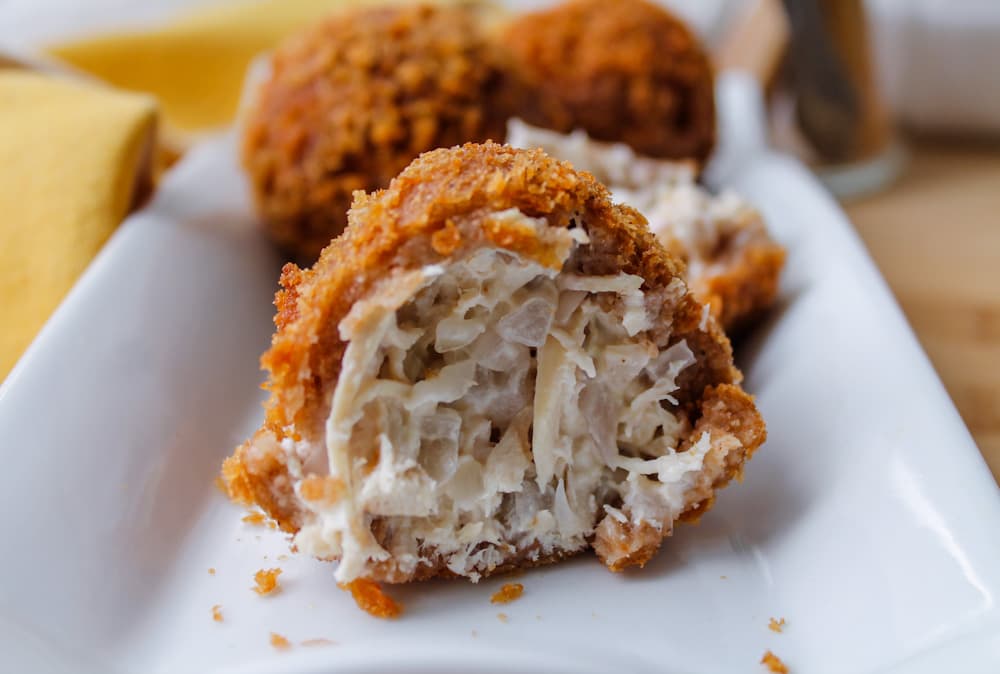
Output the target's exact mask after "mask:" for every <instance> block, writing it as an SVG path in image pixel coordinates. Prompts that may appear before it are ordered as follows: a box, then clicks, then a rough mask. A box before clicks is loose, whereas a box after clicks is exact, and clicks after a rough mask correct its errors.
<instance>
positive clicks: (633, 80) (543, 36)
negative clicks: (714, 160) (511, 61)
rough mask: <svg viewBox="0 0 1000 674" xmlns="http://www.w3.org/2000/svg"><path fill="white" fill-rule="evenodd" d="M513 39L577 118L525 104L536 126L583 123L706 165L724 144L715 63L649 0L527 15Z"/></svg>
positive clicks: (580, 0) (591, 2)
mask: <svg viewBox="0 0 1000 674" xmlns="http://www.w3.org/2000/svg"><path fill="white" fill-rule="evenodd" d="M504 42H505V44H506V45H507V46H508V47H509V48H510V49H511V51H512V52H513V53H514V55H515V58H516V59H517V60H518V63H519V64H520V65H521V66H522V67H523V68H524V69H525V70H527V71H528V72H530V73H531V74H532V76H533V77H535V78H537V79H538V80H539V81H543V82H546V83H547V85H548V88H549V90H550V91H551V92H552V93H554V94H555V95H556V97H557V98H558V100H559V102H560V103H561V104H562V105H563V109H564V110H565V111H567V112H568V115H569V117H568V121H566V122H559V121H558V120H553V119H546V118H545V117H544V116H542V115H539V114H537V113H536V114H535V116H532V114H531V113H532V111H525V113H524V114H522V119H525V121H528V122H529V123H532V124H535V125H537V126H542V127H546V128H551V129H556V130H559V131H570V130H572V129H574V128H582V129H584V130H586V131H587V133H588V134H589V135H590V136H591V137H593V138H597V139H599V140H604V141H618V142H624V143H626V144H628V145H630V146H632V148H634V149H635V150H636V151H637V152H640V153H642V154H645V155H649V156H652V157H664V158H671V159H681V158H693V159H695V160H697V161H698V162H699V163H703V162H704V161H705V159H706V158H707V157H708V155H709V154H710V153H711V151H712V148H713V147H714V145H715V94H714V88H713V87H714V84H713V72H712V65H711V63H710V61H709V58H708V55H707V53H706V51H705V49H704V48H703V47H702V46H701V44H700V43H699V41H698V39H697V38H696V37H695V35H694V34H693V33H692V32H691V31H690V30H689V29H688V27H687V26H686V25H685V24H684V22H683V21H681V20H680V19H678V18H677V17H675V16H673V15H671V14H670V13H669V12H667V11H666V10H664V9H663V8H661V7H659V6H657V5H655V4H653V3H651V2H647V1H645V0H616V2H605V1H604V0H571V1H570V2H565V3H563V4H560V5H558V6H556V7H554V8H551V9H545V10H542V11H539V12H535V13H531V14H525V15H523V16H521V17H520V18H519V19H517V20H515V21H513V22H512V23H511V24H510V25H509V26H508V28H507V29H506V32H505V35H504Z"/></svg>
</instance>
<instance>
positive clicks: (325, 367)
mask: <svg viewBox="0 0 1000 674" xmlns="http://www.w3.org/2000/svg"><path fill="white" fill-rule="evenodd" d="M512 208H516V209H518V210H519V211H521V212H522V213H524V214H526V215H527V216H529V217H534V218H544V219H545V220H546V222H547V224H548V227H550V228H567V227H570V226H571V223H573V222H574V221H575V219H576V218H578V217H580V216H581V214H582V217H583V218H584V220H585V221H586V222H587V223H588V224H587V227H588V231H587V233H588V236H589V241H590V242H589V244H588V247H587V250H588V252H587V255H586V257H585V259H583V261H582V262H581V264H582V267H581V273H584V274H587V275H608V274H615V273H626V274H633V275H637V276H641V277H642V279H643V281H644V286H643V287H644V288H647V289H649V291H650V292H657V291H659V290H662V289H666V288H667V287H668V286H669V287H671V288H680V289H681V291H682V292H681V295H680V296H679V298H678V299H677V300H676V302H673V303H664V309H663V311H664V312H667V313H665V314H664V315H661V316H659V317H657V318H656V319H655V320H654V325H661V326H662V328H660V330H662V332H661V333H658V332H657V329H656V328H654V329H653V330H652V331H651V335H652V337H651V339H653V340H662V341H663V342H664V344H666V342H667V340H669V341H670V342H671V343H673V342H674V341H679V340H681V339H684V340H686V343H687V346H688V348H690V350H691V351H692V353H693V355H694V357H695V365H692V366H691V367H689V368H686V369H685V370H683V371H682V372H681V374H680V376H679V377H678V379H677V384H678V386H679V388H678V390H677V391H676V392H675V393H674V395H675V396H676V399H677V404H678V408H679V410H681V411H682V412H683V413H684V414H686V415H687V416H688V418H689V419H690V423H691V424H692V426H693V428H692V431H691V434H690V437H688V438H687V439H686V440H685V441H684V443H685V444H684V445H683V446H682V447H680V448H679V450H680V451H684V449H686V448H687V447H689V446H690V443H691V442H692V439H693V438H697V437H700V435H701V434H703V433H704V432H705V431H709V432H710V433H711V444H712V447H711V449H710V450H709V451H708V453H707V454H706V456H705V461H704V467H703V470H702V473H701V474H700V475H699V477H698V480H697V481H696V483H695V485H694V487H693V488H692V490H691V500H690V503H689V506H688V507H687V509H686V510H685V512H684V513H683V514H682V515H681V519H682V520H692V519H696V518H697V517H698V516H700V515H701V514H702V513H703V512H704V511H705V510H707V509H708V508H709V507H710V506H711V504H712V502H713V500H714V494H715V491H716V490H717V489H719V488H721V487H723V486H725V485H726V484H727V483H728V482H729V481H730V480H731V479H732V478H734V477H737V478H738V477H740V476H741V474H742V470H743V465H744V463H745V461H746V460H747V459H749V457H750V456H751V455H752V453H753V452H754V451H755V450H756V448H757V447H759V446H760V444H761V443H762V442H763V441H764V438H765V437H766V431H765V427H764V423H763V421H762V420H761V418H760V415H759V413H758V412H757V410H756V408H755V406H754V404H753V400H752V398H751V397H750V396H748V395H747V394H746V393H745V392H743V391H742V389H740V388H739V386H738V383H739V381H740V379H741V374H740V373H739V371H738V370H736V368H735V367H734V366H733V361H732V349H731V347H730V344H729V341H728V339H727V338H726V336H725V335H724V333H723V332H722V330H721V328H720V327H719V326H718V324H717V323H716V322H715V321H714V320H708V321H707V322H706V321H705V320H704V319H703V315H702V313H703V312H702V306H701V304H699V303H698V301H696V300H695V299H694V297H693V296H691V295H690V294H687V293H684V292H683V280H682V274H683V263H682V262H680V261H678V260H677V259H676V258H674V257H673V256H672V255H670V254H669V253H668V252H667V251H666V250H665V249H664V248H663V247H662V246H661V245H660V244H659V243H658V242H657V241H656V240H655V237H654V236H653V235H652V234H651V233H650V232H649V230H648V227H647V225H646V222H645V220H644V219H643V218H642V216H641V215H640V214H639V213H638V212H636V211H635V210H633V209H631V208H629V207H627V206H623V205H616V204H613V203H612V202H611V199H610V198H609V193H608V191H607V190H606V188H604V187H603V186H602V185H600V184H599V183H598V182H597V181H596V180H595V179H594V178H593V176H591V175H590V174H588V173H581V172H577V171H575V170H573V168H572V167H571V166H570V165H569V164H567V163H565V162H560V161H557V160H554V159H552V158H551V157H549V156H547V155H546V154H544V153H543V152H541V151H526V150H515V149H513V148H510V147H506V146H501V145H497V144H495V143H486V144H483V145H476V144H467V145H464V146H461V147H457V148H452V149H447V150H436V151H433V152H429V153H426V154H424V155H422V156H421V157H420V158H419V159H418V160H416V161H414V162H413V163H412V164H411V165H410V166H409V167H408V168H407V169H406V170H405V171H403V172H402V173H401V174H400V175H399V176H398V177H397V178H396V179H395V180H393V181H392V183H391V184H390V186H389V188H388V189H386V190H383V191H379V192H376V193H374V194H370V195H362V194H359V195H357V196H356V198H355V202H354V206H353V207H352V209H351V212H350V215H349V221H350V224H349V226H348V228H347V230H346V231H345V232H344V234H343V235H342V236H340V237H338V238H337V239H336V240H334V241H333V242H332V243H331V244H330V246H328V247H327V248H326V249H325V250H324V252H323V254H322V255H321V257H320V259H319V260H318V261H317V263H316V264H315V265H314V266H313V267H312V268H311V269H305V270H303V269H300V268H298V267H297V266H295V265H293V264H289V265H286V266H285V268H284V270H283V271H282V275H281V285H282V289H281V290H280V291H279V292H278V293H277V296H276V300H275V304H276V306H277V309H278V312H277V315H276V316H275V325H276V327H277V331H276V332H275V335H274V337H273V339H272V345H271V348H270V349H269V350H268V351H267V352H266V353H265V354H264V356H263V357H262V364H263V366H264V367H265V369H267V370H268V372H269V375H270V376H269V382H268V385H267V388H268V389H269V390H270V393H271V395H270V399H269V401H268V402H267V404H266V419H265V423H264V425H263V426H262V427H261V428H260V430H258V431H257V433H256V434H255V435H254V437H253V438H251V439H250V440H249V441H248V442H247V443H245V444H244V445H242V446H240V447H239V448H237V450H236V451H235V453H234V454H233V456H231V457H230V458H229V459H227V460H226V462H225V464H224V466H223V476H224V478H225V480H226V482H227V485H228V487H229V492H230V495H231V496H232V498H234V499H235V500H237V501H239V502H243V503H247V502H250V503H256V504H258V505H259V506H260V507H261V508H262V509H263V510H264V511H265V512H266V513H267V514H268V515H269V516H270V517H272V518H274V519H275V520H276V521H277V522H278V524H279V526H280V527H281V528H282V529H283V530H285V531H289V532H295V531H297V530H298V529H299V528H300V527H301V526H302V524H303V521H304V517H305V510H304V509H303V507H302V504H301V502H300V501H299V498H298V496H297V495H296V494H295V491H294V489H293V480H292V478H291V476H290V475H289V473H288V469H287V465H286V463H285V454H284V452H283V450H282V449H281V443H282V442H283V441H284V440H285V439H287V438H289V437H291V436H292V435H293V434H294V437H295V438H296V439H297V440H303V441H308V442H313V443H320V444H325V440H324V438H325V422H326V419H327V417H328V416H329V412H330V400H331V396H332V393H333V389H334V387H335V386H336V383H337V379H338V376H339V374H340V366H341V360H342V358H343V355H344V351H345V348H346V344H345V343H344V341H342V339H341V337H340V333H339V330H338V325H339V324H340V322H341V321H342V319H343V318H344V317H345V316H346V315H347V313H348V311H349V310H350V309H351V307H352V306H353V305H354V303H355V302H356V301H358V300H360V299H362V298H364V297H366V295H367V294H368V293H369V292H370V291H371V290H372V288H373V287H374V286H375V284H376V283H378V282H380V281H382V280H383V279H387V278H391V277H393V275H394V274H396V273H398V272H402V271H406V270H412V269H418V268H422V267H424V266H425V265H429V264H437V263H444V262H447V260H448V259H449V258H458V257H461V256H463V255H465V254H466V253H467V252H469V251H472V250H476V249H477V248H478V247H482V246H484V245H489V246H498V247H501V248H506V249H508V250H511V251H515V252H517V253H519V254H520V255H522V256H524V257H527V258H531V259H534V260H536V261H538V262H540V263H541V264H551V263H552V262H553V260H554V257H553V256H554V254H553V252H552V249H551V245H549V244H547V243H546V241H545V240H544V238H543V237H540V236H530V235H528V234H526V233H525V231H524V230H523V228H518V227H515V226H513V225H510V226H506V225H504V223H503V222H499V221H497V220H490V219H488V218H487V219H485V220H484V219H483V218H482V217H479V216H478V215H477V214H481V213H489V212H499V211H504V210H507V209H512ZM668 305H669V306H668ZM734 443H735V444H739V448H738V449H735V450H734V449H733V446H734ZM313 490H315V491H313ZM309 491H310V493H315V494H316V495H318V496H320V497H323V495H324V494H327V493H329V494H331V498H335V497H336V492H337V485H335V484H326V483H325V482H324V483H322V484H317V485H315V486H314V487H313V486H310V487H309ZM375 524H377V523H375ZM616 524H618V522H617V520H614V519H613V518H610V517H606V518H604V520H603V521H602V525H601V526H600V527H598V531H597V532H596V537H595V543H594V547H595V550H596V552H597V554H598V556H599V557H601V559H602V560H603V561H604V562H605V564H606V565H607V566H608V567H609V568H611V569H613V570H617V569H620V568H624V567H625V566H628V565H630V564H640V565H641V564H643V563H645V561H647V560H648V559H649V558H650V557H651V556H652V554H653V553H654V552H655V551H656V549H657V547H658V546H659V544H660V540H661V539H662V537H663V536H664V535H669V531H665V532H662V533H661V532H655V533H656V536H655V537H654V536H652V535H649V532H633V531H629V530H627V529H618V528H616V526H615V525H616ZM532 552H533V551H532V550H530V549H521V550H516V551H515V552H514V553H512V554H511V556H510V557H509V558H508V559H507V561H506V562H505V563H503V564H500V565H498V566H497V567H496V568H493V569H491V573H501V572H504V571H509V570H511V569H515V568H521V567H525V566H532V565H537V564H543V563H550V562H554V561H557V560H558V559H561V558H562V557H563V556H565V554H564V553H558V552H557V553H556V554H553V555H551V556H549V557H542V558H539V557H538V555H537V554H535V555H534V556H533V557H532V555H531V553H532ZM450 575H452V574H451V572H450V571H449V570H448V569H447V567H446V566H445V563H444V560H441V561H440V562H439V563H437V564H431V565H430V566H421V567H420V568H419V571H418V572H417V573H415V574H412V575H402V574H400V573H399V572H398V570H397V569H396V567H395V566H394V564H393V562H392V560H389V561H387V562H384V563H381V564H379V565H376V566H375V568H374V570H373V571H372V576H371V579H372V580H382V581H387V582H404V581H410V580H419V579H423V578H430V577H434V576H450ZM373 588H375V589H373ZM348 589H350V590H351V592H352V594H354V596H355V599H356V600H357V601H359V604H360V605H363V607H364V606H366V605H375V606H378V605H379V603H378V601H377V600H373V599H371V597H372V596H381V594H380V592H379V593H378V595H375V594H373V593H375V592H376V590H377V586H375V585H374V584H373V583H370V582H366V583H364V584H361V585H355V584H353V583H352V584H351V585H350V586H349V587H348ZM359 596H360V597H361V599H359ZM373 602H374V604H373Z"/></svg>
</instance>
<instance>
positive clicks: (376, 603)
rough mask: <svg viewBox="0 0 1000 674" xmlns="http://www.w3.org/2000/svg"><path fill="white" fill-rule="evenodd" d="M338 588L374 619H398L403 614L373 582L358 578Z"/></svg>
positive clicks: (397, 605)
mask: <svg viewBox="0 0 1000 674" xmlns="http://www.w3.org/2000/svg"><path fill="white" fill-rule="evenodd" d="M340 587H341V589H344V590H347V591H348V592H350V593H351V596H352V597H354V603H355V604H357V605H358V608H360V609H361V610H362V611H365V612H366V613H368V614H369V615H372V616H375V617H376V618H390V619H391V618H398V617H399V616H400V614H401V613H402V612H403V607H402V605H401V604H399V603H398V602H396V601H395V600H393V598H392V597H390V596H389V595H387V594H386V593H385V592H383V591H382V587H381V586H380V585H379V584H378V583H376V582H375V581H373V580H368V579H367V578H358V579H356V580H352V581H351V582H350V583H343V584H341V586H340Z"/></svg>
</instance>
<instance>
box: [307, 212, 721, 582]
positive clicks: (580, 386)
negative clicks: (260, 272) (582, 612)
mask: <svg viewBox="0 0 1000 674" xmlns="http://www.w3.org/2000/svg"><path fill="white" fill-rule="evenodd" d="M517 215H519V214H517ZM520 218H521V220H522V221H523V222H524V223H525V224H526V225H530V226H532V227H537V228H541V227H545V226H546V225H545V224H544V222H541V221H534V220H532V219H531V218H527V217H524V216H520ZM560 236H565V237H566V241H565V244H566V245H565V246H564V248H565V252H564V256H563V260H562V262H563V263H564V264H563V268H562V269H561V270H560V269H553V268H549V267H546V266H542V265H540V264H537V263H535V262H534V261H532V260H529V259H527V258H523V257H520V256H518V255H516V254H514V253H511V252H509V251H506V250H502V249H496V248H482V249H479V250H478V251H476V252H475V253H473V254H471V255H470V256H469V257H466V258H465V259H462V260H457V261H452V262H451V263H450V264H448V265H447V266H430V267H425V268H424V269H421V270H418V271H414V272H408V273H406V274H403V275H400V276H397V277H396V278H393V279H391V280H390V281H388V282H386V283H385V284H383V286H382V287H380V288H379V289H378V290H377V291H376V292H374V293H373V294H372V295H370V296H369V297H368V298H367V299H366V300H364V301H361V302H358V303H356V304H355V306H354V307H353V309H352V311H351V312H350V314H349V315H348V316H347V317H346V318H345V319H344V320H343V321H342V323H341V324H340V326H339V329H340V331H341V335H342V338H343V339H345V340H346V341H348V347H347V351H346V353H345V356H344V359H343V364H342V371H341V375H340V377H339V380H338V383H337V386H336V390H335V392H334V395H333V400H332V405H331V412H330V417H329V419H328V422H327V448H326V449H327V457H326V458H327V459H328V463H329V474H330V476H331V478H333V479H335V480H336V481H337V484H338V485H342V488H343V493H342V494H339V495H338V497H337V498H334V499H326V500H323V499H319V500H315V499H314V500H309V498H308V496H309V495H308V494H303V493H302V482H301V481H300V482H299V485H298V490H299V494H300V497H302V498H303V501H304V502H305V503H306V505H307V507H308V508H309V509H310V510H311V511H312V518H311V521H309V522H308V523H307V524H306V525H305V526H304V527H303V528H302V530H301V531H300V532H299V534H298V535H297V538H296V544H297V545H298V547H299V548H300V549H301V550H303V551H305V552H309V553H312V554H316V555H319V556H331V557H332V556H336V557H340V559H341V563H340V566H339V567H338V570H337V574H336V575H337V579H338V580H339V581H342V582H343V581H350V580H352V579H354V578H356V577H358V576H363V575H364V573H365V570H366V568H367V567H368V566H369V565H371V564H378V563H380V562H386V561H388V560H390V559H391V560H392V563H393V564H395V565H396V566H397V568H398V569H399V571H400V573H402V574H409V573H413V572H414V571H415V570H416V569H417V568H418V567H419V565H421V564H432V563H438V562H439V561H440V560H442V559H443V560H444V563H445V564H446V565H447V568H448V569H449V570H451V571H452V572H453V573H456V574H458V575H463V576H467V577H469V578H471V579H473V580H477V579H478V578H479V577H480V575H481V574H483V573H486V572H489V571H490V570H492V569H494V568H496V567H497V566H498V565H500V564H501V563H503V562H504V560H506V559H508V558H510V557H511V555H512V554H513V553H515V552H523V553H524V554H525V555H526V556H527V558H528V559H532V558H536V559H537V558H539V557H544V556H548V555H551V554H552V553H553V552H572V551H576V550H579V549H581V548H583V547H586V546H587V545H588V543H589V539H590V537H591V536H592V535H593V533H594V529H595V527H596V525H597V523H598V522H599V521H600V520H601V519H602V518H603V517H605V516H610V517H614V518H616V519H618V520H619V521H622V522H624V521H629V520H631V521H632V522H636V523H638V522H647V523H650V524H652V525H653V526H655V527H656V528H661V527H669V526H670V523H671V522H672V520H673V519H674V518H675V517H676V516H677V515H678V514H679V513H680V512H681V511H682V510H683V507H684V494H685V492H686V490H687V489H688V488H689V487H690V486H691V483H692V481H693V479H694V476H695V475H696V474H697V472H698V471H699V470H700V469H701V467H702V461H703V459H704V456H705V453H706V452H707V451H708V448H709V442H708V440H709V438H708V435H707V434H705V435H704V436H703V437H702V438H700V439H699V441H698V442H696V443H694V445H693V446H692V447H691V448H690V449H688V450H687V451H685V452H682V453H678V452H677V451H676V450H677V447H678V445H679V439H680V438H681V437H682V436H684V435H685V434H686V433H687V432H689V430H690V429H689V427H688V424H687V421H686V420H685V419H684V418H683V417H681V416H679V415H676V414H675V413H674V409H675V405H676V401H675V400H674V398H673V397H672V393H673V392H674V391H675V390H676V383H675V382H676V378H677V376H678V375H679V374H680V372H681V371H682V370H683V369H684V368H686V367H688V366H689V365H691V364H692V363H693V362H694V356H693V355H692V353H691V351H690V350H689V349H688V347H687V345H686V344H685V343H684V342H683V341H680V342H677V343H674V344H673V345H671V346H669V348H658V347H657V346H656V344H654V343H653V342H652V341H651V340H650V339H649V338H648V337H647V331H648V330H649V329H650V328H651V327H652V326H651V318H650V314H651V313H652V312H651V311H650V308H649V307H648V306H647V305H649V304H650V298H648V297H647V296H646V295H645V294H644V293H643V290H642V284H643V281H642V278H640V277H638V276H632V275H628V274H617V275H613V276H583V275H579V274H577V273H574V272H573V271H572V269H570V267H571V266H572V262H571V261H570V262H567V261H568V260H571V253H572V250H573V249H574V247H576V246H579V245H586V235H584V234H583V230H580V229H577V230H574V231H573V232H570V231H564V232H560ZM292 454H294V449H290V451H289V455H290V456H291V455H292ZM312 463H313V464H316V463H317V462H316V461H313V462H312ZM296 472H299V471H298V470H297V471H296Z"/></svg>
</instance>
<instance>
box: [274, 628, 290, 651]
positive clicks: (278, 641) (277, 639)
mask: <svg viewBox="0 0 1000 674" xmlns="http://www.w3.org/2000/svg"><path fill="white" fill-rule="evenodd" d="M271 646H273V647H274V648H276V649H278V650H279V651H287V650H288V649H289V648H291V647H292V643H291V642H290V641H289V640H288V639H286V638H285V637H283V636H281V635H280V634H278V633H277V632H271Z"/></svg>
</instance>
